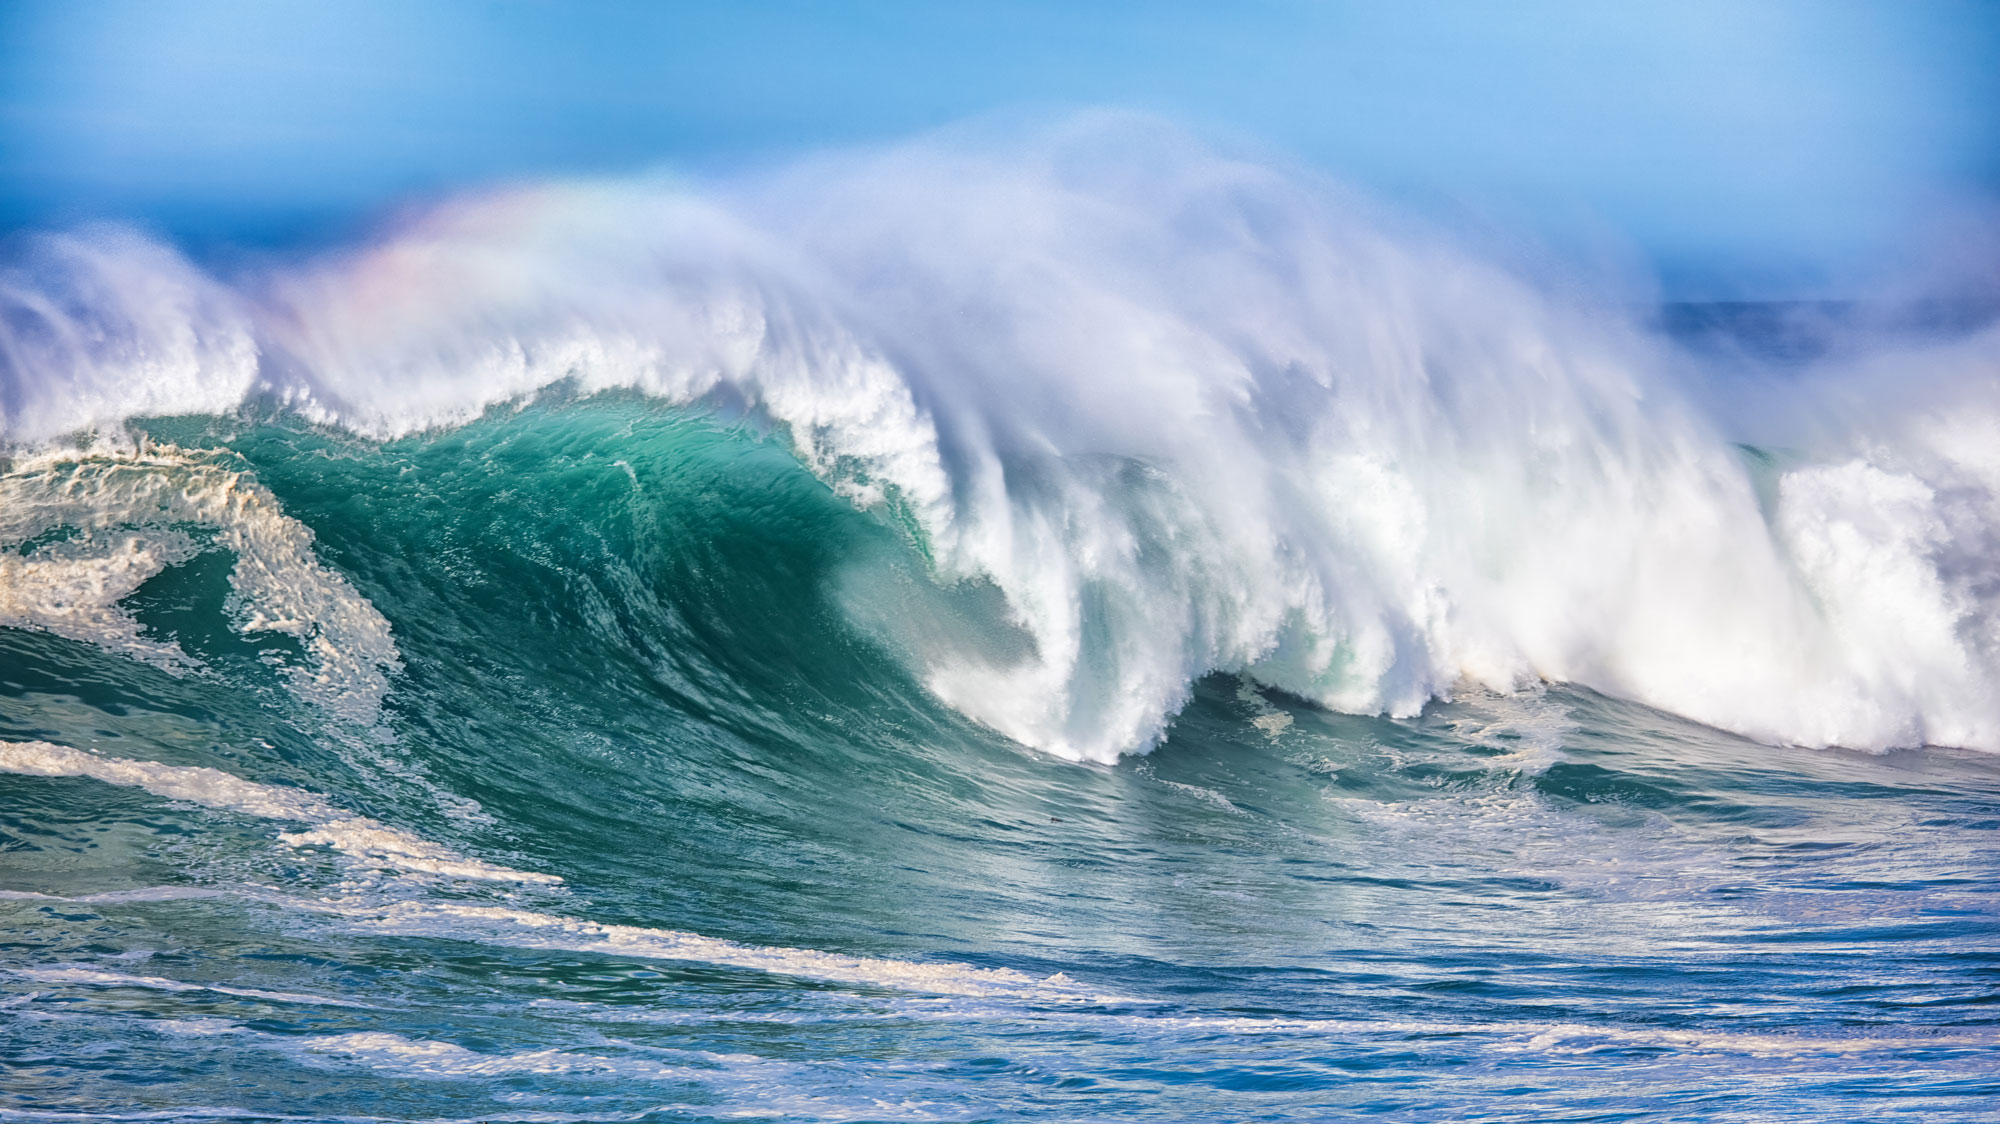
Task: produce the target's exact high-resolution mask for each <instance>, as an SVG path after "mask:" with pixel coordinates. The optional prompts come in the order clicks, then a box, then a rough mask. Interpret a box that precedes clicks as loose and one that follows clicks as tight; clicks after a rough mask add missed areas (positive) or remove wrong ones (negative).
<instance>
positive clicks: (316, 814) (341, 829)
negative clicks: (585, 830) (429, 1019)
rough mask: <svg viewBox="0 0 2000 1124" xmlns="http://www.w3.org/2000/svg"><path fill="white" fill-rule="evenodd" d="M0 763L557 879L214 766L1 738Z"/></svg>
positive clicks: (356, 852) (330, 835) (427, 860)
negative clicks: (102, 754)
mask: <svg viewBox="0 0 2000 1124" xmlns="http://www.w3.org/2000/svg"><path fill="white" fill-rule="evenodd" d="M0 771H5V772H10V773H22V774H27V775H29V776H41V777H91V778H94V779H96V780H100V781H104V782H105V783H107V784H118V785H129V786H132V787H134V788H143V789H145V790H146V791H147V792H150V793H152V794H153V795H155V796H159V797H163V798H165V799H168V800H185V801H187V802H189V803H191V804H199V805H202V806H203V807H207V808H218V809H222V810H225V811H230V812H236V813H239V814H241V815H247V816H255V817H258V818H260V819H269V820H289V821H293V822H297V823H303V824H306V825H307V829H306V830H304V831H298V832H288V833H285V834H282V835H280V836H279V839H281V840H282V841H284V842H285V843H288V844H290V845H292V846H311V845H323V846H328V847H332V848H333V849H335V850H337V851H340V852H342V853H344V854H347V855H351V856H353V857H354V858H357V859H361V860H364V861H367V862H371V863H379V864H382V865H386V866H391V867H396V868H399V869H402V870H413V871H420V872H423V873H426V874H436V875H442V876H445V877H449V878H469V879H478V880H486V881H495V882H538V883H557V882H561V881H562V879H560V878H558V877H556V876H555V875H553V874H537V873H533V872H529V871H521V870H512V869H509V868H507V867H504V866H497V865H495V864H493V863H487V862H481V861H480V860H478V859H471V858H467V857H465V856H463V855H460V854H459V853H458V852H456V851H453V850H452V849H450V848H449V847H445V846H443V845H441V844H437V843H433V842H431V841H429V840H427V839H422V838H419V837H418V836H415V835H412V834H410V833H409V832H407V831H402V830H400V829H397V828H393V827H389V826H388V825H386V824H383V823H381V822H380V821H378V820H373V819H369V818H368V817H366V816H357V815H355V814H354V813H352V812H349V811H346V810H345V809H342V808H339V807H337V806H335V805H334V804H332V803H331V802H329V801H328V800H327V799H326V798H325V797H323V796H320V795H318V794H317V793H312V792H307V791H305V790H303V789H297V788H284V787H280V786H278V785H266V784H257V783H256V782H254V781H246V780H244V779H242V778H241V777H236V776H232V775H230V774H228V773H225V772H223V771H221V770H220V769H209V768H203V767H200V766H188V765H162V764H159V763H157V762H152V761H135V760H131V759H128V758H120V757H100V756H98V755H96V754H94V753H87V752H85V751H83V750H80V749H74V748H72V747H70V746H64V745H53V744H51V743H49V742H6V741H0Z"/></svg>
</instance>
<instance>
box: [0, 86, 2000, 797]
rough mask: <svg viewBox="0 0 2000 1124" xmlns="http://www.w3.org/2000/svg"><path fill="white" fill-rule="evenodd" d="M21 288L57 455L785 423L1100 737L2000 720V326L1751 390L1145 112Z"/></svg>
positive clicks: (74, 248) (1061, 707)
mask: <svg viewBox="0 0 2000 1124" xmlns="http://www.w3.org/2000/svg"><path fill="white" fill-rule="evenodd" d="M0 310H4V311H0V435H4V438H5V440H6V441H7V442H8V443H9V445H10V446H12V447H13V448H15V449H17V450H27V449H33V448H42V447H47V446H50V445H63V444H66V443H74V442H77V441H84V440H85V439H83V438H79V437H77V436H76V435H78V434H79V433H82V432H85V431H95V436H94V437H92V438H90V439H88V441H86V442H85V443H95V444H96V445H99V446H104V445H110V446H115V445H117V444H118V441H119V439H118V437H117V431H118V426H119V424H120V423H121V422H123V421H124V420H126V419H129V418H135V417H144V416H157V415H170V414H228V413H230V412H232V411H236V410H239V409H252V410H259V409H271V408H279V409H283V410H287V411H292V412H296V413H297V414H300V415H302V416H304V417H306V418H308V419H311V420H313V421H315V422H318V423H323V424H326V425H328V426H332V427H337V428H341V429H345V430H349V431H352V432H354V433H356V434H359V435H362V436H365V437H368V438H391V437H396V436H400V435H405V434H410V433H413V432H417V431H422V430H426V429H433V428H439V427H451V426H456V425H461V424H464V423H466V422H469V421H471V420H473V419H475V418H477V417H479V416H480V415H481V414H482V413H484V412H486V411H488V410H490V409H493V408H494V407H497V406H504V405H507V404H511V403H519V402H522V401H525V400H527V399H529V398H531V397H532V396H534V395H535V394H536V393H537V392H540V391H542V390H544V389H546V388H550V387H553V386H557V385H562V386H564V387H566V388H571V389H574V390H575V391H578V392H582V393H590V392H595V391H601V390H609V389H613V388H630V389H635V390H638V391H641V392H643V393H645V394H647V395H650V396H654V397H657V398H660V399H662V400H665V401H667V402H670V403H681V404H706V405H714V406H719V407H722V408H726V409H731V410H737V409H740V410H743V411H745V412H747V413H748V414H749V415H751V416H753V417H757V418H762V419H767V420H768V421H769V422H771V423H773V424H775V425H776V426H778V427H779V428H780V429H781V430H782V432H783V433H784V434H785V435H786V437H787V439H788V440H789V441H790V443H791V444H792V446H793V448H794V450H795V451H796V453H797V454H798V456H799V457H800V459H801V460H802V461H803V462H804V463H805V464H806V465H807V466H808V467H810V468H811V469H812V471H813V472H815V473H816V474H818V475H819V476H820V477H821V478H822V479H823V480H825V481H826V482H827V483H828V484H829V485H830V486H832V487H833V488H834V489H835V490H836V491H837V492H839V493H840V494H842V495H843V496H845V497H847V498H848V499H850V500H851V501H852V502H853V503H854V504H856V505H858V506H861V507H863V508H866V509H871V510H875V511H878V512H880V513H881V514H882V515H883V516H884V517H885V518H887V519H888V520H890V521H891V522H892V523H894V524H897V525H899V526H901V527H902V528H904V530H905V531H906V532H907V534H908V536H909V539H910V541H911V546H912V549H913V550H914V551H915V552H916V553H917V555H918V556H919V557H921V559H922V561H923V565H924V569H925V571H926V573H927V574H928V575H929V577H928V580H927V581H926V582H923V583H919V584H915V585H913V584H911V583H909V582H905V581H900V580H895V579H894V577H893V575H890V574H887V573H886V572H885V571H884V570H883V569H882V568H880V567H871V566H864V565H857V566H854V567H850V568H849V569H848V570H847V571H845V572H844V573H843V575H842V577H841V578H840V579H839V581H840V586H841V588H840V590H839V594H840V597H839V600H840V602H841V604H842V605H843V606H844V607H845V609H846V612H847V615H848V617H849V620H850V623H852V624H853V625H855V626H856V627H859V628H860V629H862V630H863V631H865V632H866V633H868V634H869V635H870V636H872V637H873V638H874V639H876V640H877V641H878V642H880V643H881V644H882V645H883V646H884V647H886V648H887V649H888V650H890V651H891V652H893V653H895V654H896V655H897V657H898V658H899V659H900V660H901V661H902V662H903V663H904V664H905V665H906V666H908V667H909V668H910V669H911V671H912V672H913V674H915V675H916V676H917V677H918V678H919V679H920V680H921V681H922V682H923V683H924V684H925V685H926V686H927V687H928V689H929V690H930V691H931V692H932V693H933V694H935V695H936V696H937V697H938V698H939V699H941V700H942V701H944V702H946V703H947V704H949V705H950V706H952V707H954V708H956V709H957V710H959V711H960V712H962V713H964V714H965V715H967V716H969V717H970V718H972V719H974V720H976V721H978V722H980V723H983V724H984V725H986V726H989V727H991V728H993V729H995V730H998V731H999V732H1001V733H1003V734H1005V735H1007V736H1009V737H1011V738H1013V739H1015V740H1017V741H1020V742H1022V743H1025V744H1027V745H1030V746H1034V747H1036V748H1039V749H1042V750H1045V751H1048V752H1051V753H1055V754H1059V755H1062V756H1066V757H1071V758H1076V759H1087V760H1098V761H1105V760H1110V759H1113V758H1115V757H1116V756H1117V755H1118V754H1120V753H1123V752H1128V751H1134V750H1144V749H1146V748H1148V747H1150V746H1151V745H1153V744H1154V743H1155V742H1156V741H1157V740H1158V739H1159V738H1160V737H1161V736H1162V734H1163V732H1164V731H1165V729H1166V726H1167V723H1168V722H1169V721H1170V720H1171V719H1172V718H1173V716H1174V715H1175V713H1176V712H1177V711H1178V710H1179V708H1180V707H1181V706H1182V705H1183V704H1184V703H1185V702H1186V700H1187V699H1188V697H1189V692H1190V690H1191V689H1192V684H1193V683H1194V682H1195V681H1196V680H1198V679H1199V678H1200V677H1202V676H1203V675H1205V674H1207V673H1209V672H1214V671H1225V672H1242V673H1245V674H1248V675H1249V676H1251V677H1253V678H1255V679H1256V680H1258V681H1259V682H1262V683H1264V684H1266V685H1269V686H1271V687H1275V688H1279V689H1282V690H1284V691H1287V692H1290V693H1293V694H1295V695H1298V696H1301V697H1303V698H1306V699H1310V700H1312V701H1315V702H1317V703H1320V704H1322V705H1325V706H1327V707H1331V708H1333V709H1336V710H1342V711H1349V712H1356V713H1388V714H1392V715H1409V714H1413V713H1415V712H1416V711H1418V710H1419V709H1420V708H1422V707H1423V706H1424V704H1425V703H1426V702H1427V701H1429V700H1431V699H1434V698H1439V697H1444V696H1448V695H1449V694H1450V693H1451V692H1452V691H1453V690H1454V689H1458V688H1460V687H1461V686H1462V685H1463V684H1467V683H1470V684H1475V685H1478V686H1480V687H1484V688H1490V689H1496V690H1503V691H1506V690H1518V689H1523V688H1527V687H1530V686H1531V685H1533V684H1535V683H1537V682H1541V681H1548V682H1557V683H1575V684H1580V685H1583V686H1587V687H1590V688H1592V689H1595V690H1598V691H1602V692H1605V693H1608V694H1612V695H1616V696H1620V697H1623V698H1627V699H1631V700H1635V701H1638V702H1641V703H1645V704H1648V705H1651V706H1655V707H1658V708H1661V709H1665V710H1669V711H1672V712H1675V713H1677V714H1681V715H1684V716H1687V717H1689V718H1693V719H1695V720H1698V721H1701V722H1705V723H1709V724H1712V725H1716V726H1720V727H1723V728H1726V729H1729V730H1733V731H1736V732H1739V733H1743V734H1747V735H1749V736H1752V737H1755V738H1759V739H1763V740H1766V741H1772V742H1790V743H1801V744H1809V745H1844V746H1849V747H1856V748H1869V749H1879V748H1885V747H1890V746H1904V745H1917V744H1925V743H1929V744H1942V745H1953V746H1963V747H1972V748H1979V749H1985V750H1994V751H2000V686H1996V684H2000V612H1996V607H1997V606H1996V601H2000V549H1996V547H2000V542H1996V535H2000V384H1996V375H2000V331H1996V330H1994V329H1990V328H1989V329H1987V330H1985V331H1984V332H1981V333H1974V334H1968V335H1961V336H1958V337H1955V338H1952V339H1948V340H1941V341H1931V342H1925V341H1912V340H1909V339H1902V340H1898V341H1895V342H1893V343H1882V344H1880V345H1877V346H1865V345H1857V346H1854V347H1850V348H1847V349H1845V350H1843V351H1841V352H1840V353H1838V354H1837V355H1836V356H1835V357H1833V358H1829V359H1826V360H1822V361H1820V362H1819V363H1818V364H1817V365H1816V366H1815V367H1813V368H1811V369H1807V370H1803V371H1792V372H1788V373H1786V374H1784V375H1783V376H1782V377H1781V376H1779V375H1776V374H1768V373H1762V372H1756V371H1754V370H1750V369H1746V370H1744V371H1743V372H1741V375H1742V377H1743V378H1744V379H1746V380H1752V381H1759V383H1760V385H1763V386H1765V387H1766V392H1764V393H1761V394H1757V395H1750V394H1715V393H1712V392H1711V389H1712V388H1710V386H1709V382H1710V378H1709V376H1708V375H1707V374H1706V373H1705V372H1703V371H1701V370H1700V369H1699V366H1700V362H1701V360H1700V358H1699V357H1698V356H1694V355H1691V354H1690V353H1688V352H1686V351H1683V350H1681V349H1679V348H1677V347H1675V346H1674V345H1673V344H1672V343H1670V342H1669V341H1667V340H1665V339H1663V338H1662V337H1660V336H1659V335H1657V334H1656V333H1654V332H1652V331H1650V330H1649V329H1648V328H1647V327H1646V326H1645V323H1644V321H1645V315H1644V311H1643V310H1636V309H1635V310H1631V311H1620V309H1619V308H1618V307H1617V306H1616V305H1614V304H1612V303H1610V302H1585V301H1581V300H1579V299H1576V297H1575V295H1574V294H1573V293H1572V294H1568V295H1565V294H1564V293H1562V292H1559V291H1552V290H1551V289H1549V288H1548V287H1545V286H1541V285H1538V284H1536V283H1534V282H1532V281H1530V280H1527V279H1524V278H1523V277H1521V276H1519V275H1517V274H1515V273H1510V272H1509V271H1508V270H1506V269H1504V268H1502V267H1500V266H1497V265H1495V264H1492V263H1490V262H1486V261H1483V260H1481V259H1480V258H1478V257H1476V256H1474V255H1471V254H1468V253H1467V252H1465V251H1463V250H1460V249H1456V248H1454V247H1453V246H1452V245H1451V244H1450V243H1449V241H1448V240H1446V239H1443V238H1441V237H1439V236H1436V235H1433V234H1428V233H1424V232H1413V231H1411V230H1409V229H1407V228H1406V226H1405V225H1404V224H1401V223H1398V222H1396V221H1394V220H1390V219H1385V218H1383V217H1382V216H1380V215H1379V214H1378V213H1376V212H1375V211H1374V210H1373V209H1372V208H1369V207H1366V206H1364V205H1361V204H1358V203H1356V202H1355V201H1353V200H1352V199H1350V198H1348V197H1346V196H1345V195H1343V194H1342V193H1341V192H1339V191H1338V190H1336V189H1334V188H1331V187H1329V186H1327V185H1324V184H1320V183H1316V182H1311V181H1309V180H1306V179H1303V178H1301V177H1298V176H1294V175H1290V174H1288V173H1285V172H1283V171H1280V170H1276V169H1273V168H1270V167H1266V166H1262V165H1259V164H1256V163H1251V162H1245V161H1242V160H1236V159H1230V158H1226V157H1223V156H1219V155H1217V154H1215V153H1213V152H1210V151H1208V150H1206V149H1204V148H1202V147H1200V146H1199V145H1196V144H1194V143H1193V142H1191V141H1189V140H1187V139H1186V138H1184V137H1182V136H1180V135H1178V134H1176V133H1173V132H1172V131H1171V130H1168V129H1165V128H1163V127H1160V126H1157V125H1154V124H1150V123H1146V122H1134V121H1130V120H1123V119H1121V120H1104V119H1088V120H1084V121H1080V122H1075V123H1072V124H1070V125H1069V126H1066V127H1063V128H1060V129H1056V130H1054V131H1052V132H1049V133H1046V134H1043V135H1041V136H1039V137H1036V138H1034V139H1031V140H1026V141H1023V140H1019V139H1014V140H1009V141H1004V142H998V141H991V140H985V141H972V140H968V139H966V138H964V137H957V138H950V137H947V138H942V139H933V140H929V141H924V142H919V143H916V144H913V145H908V146H904V147H900V148H895V149H891V150H887V151H880V152H871V153H864V154H855V155H845V156H838V157H828V158H823V159H820V160H816V161H812V162H809V163H807V164H804V165H800V166H796V167H793V168H790V169H786V170H781V171H778V172H773V173H769V174H766V175H762V176H757V177H752V178H748V179H743V180H738V181H735V182H731V183H726V184H711V185H705V186H701V187H695V186H689V185H685V184H678V183H674V182H671V181H666V180H660V179H640V180H630V181H617V182H587V183H559V184H550V185H542V186H535V187H522V188H515V189H509V190H503V191H498V192H493V193H488V194H483V195H476V196H471V197H467V198H463V199H459V200H456V201H452V202H448V203H445V204H442V205H440V206H437V207H434V208H432V209H430V210H428V211H426V212H424V213H422V214H419V215H416V216H413V217H410V218H408V219H406V220H405V221H403V222H402V223H400V224H398V225H397V226H395V227H394V228H393V229H391V230H389V231H387V232H386V233H384V234H383V235H382V236H381V237H380V238H379V239H378V240H376V241H373V242H370V243H368V244H365V245H360V246H356V247H354V248H352V249H348V250H344V251H339V252H331V253H324V254H320V255H318V256H316V257H313V258H311V259H309V260H305V261H297V262H289V263H285V264H281V265H271V266H266V267H262V268H259V269H256V270H250V271H245V272H242V273H239V274H235V275H231V276H228V277H221V276H215V275H211V274H210V273H207V272H204V271H203V270H202V269H200V268H197V267H196V266H195V265H193V264H191V263H190V262H189V261H188V260H187V259H186V258H184V257H183V256H181V255H179V254H177V253H176V252H175V251H174V250H173V249H172V248H170V247H166V246H163V245H160V244H159V243H157V242H154V241H150V240H147V239H146V238H143V237H141V236H138V235H135V234H132V233H129V232H119V231H103V230H100V231H86V232H80V233H70V234H62V235H50V236H46V237H41V238H37V239H35V240H33V241H32V242H30V243H29V244H27V245H26V246H25V247H24V248H23V250H22V251H21V252H20V253H19V254H17V255H16V257H15V260H14V262H13V264H12V265H11V266H10V268H9V269H8V270H7V271H6V273H5V275H4V278H0ZM1771 387H1776V388H1777V389H1775V390H1773V389H1770V388H1771ZM1717 403H1734V405H1726V406H1721V405H1717ZM1747 403H1755V405H1754V406H1751V405H1746V404H1747ZM107 478H109V477H108V476H107ZM115 537H116V536H110V535H107V538H106V541H107V542H110V541H111V540H112V539H113V538H115ZM59 546H61V544H54V545H53V546H46V545H45V546H36V547H34V548H33V550H35V551H46V550H50V549H54V548H55V547H59ZM127 549H136V548H131V547H129V544H128V547H127ZM22 557H23V558H25V559H28V560H29V561H35V560H36V555H35V554H33V553H32V552H31V553H27V554H23V555H22ZM44 561H46V560H44ZM86 561H87V560H86ZM24 564H25V563H24ZM301 565H303V563H301ZM155 569H157V567H155ZM390 659H391V657H390V656H384V657H382V658H381V659H379V660H374V661H373V663H372V664H370V663H364V666H365V667H370V668H372V666H374V665H376V664H379V665H381V666H387V665H388V663H389V662H390ZM369 674H370V675H373V674H374V672H373V671H372V670H370V671H369Z"/></svg>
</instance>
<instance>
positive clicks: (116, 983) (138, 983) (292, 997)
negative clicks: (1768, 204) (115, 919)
mask: <svg viewBox="0 0 2000 1124" xmlns="http://www.w3.org/2000/svg"><path fill="white" fill-rule="evenodd" d="M0 971H5V972H7V973H8V974H10V975H14V976H19V977H21V978H23V979H30V980H39V981H41V982H43V983H57V984H82V985H85V986H88V987H132V988H143V989H146V990H149V991H174V992H184V991H207V992H214V993H215V994H217V995H232V996H235V997H236V998H238V999H261V1000H264V1001H266V1002H269V1003H300V1004H306V1005H309V1006H321V1007H356V1008H360V1009H363V1010H373V1009H375V1008H374V1007H373V1005H371V1004H368V1003H357V1002H354V1001H353V1000H351V999H335V998H331V997H329V996H324V995H306V994H303V993H301V992H292V991H263V990H260V989H258V988H250V987H227V986H224V985H222V984H207V983H188V982H186V981H183V980H169V979H163V978H161V977H158V976H132V975H126V974H125V973H123V972H107V971H104V970H102V969H98V968H82V967H57V968H7V969H0Z"/></svg>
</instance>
